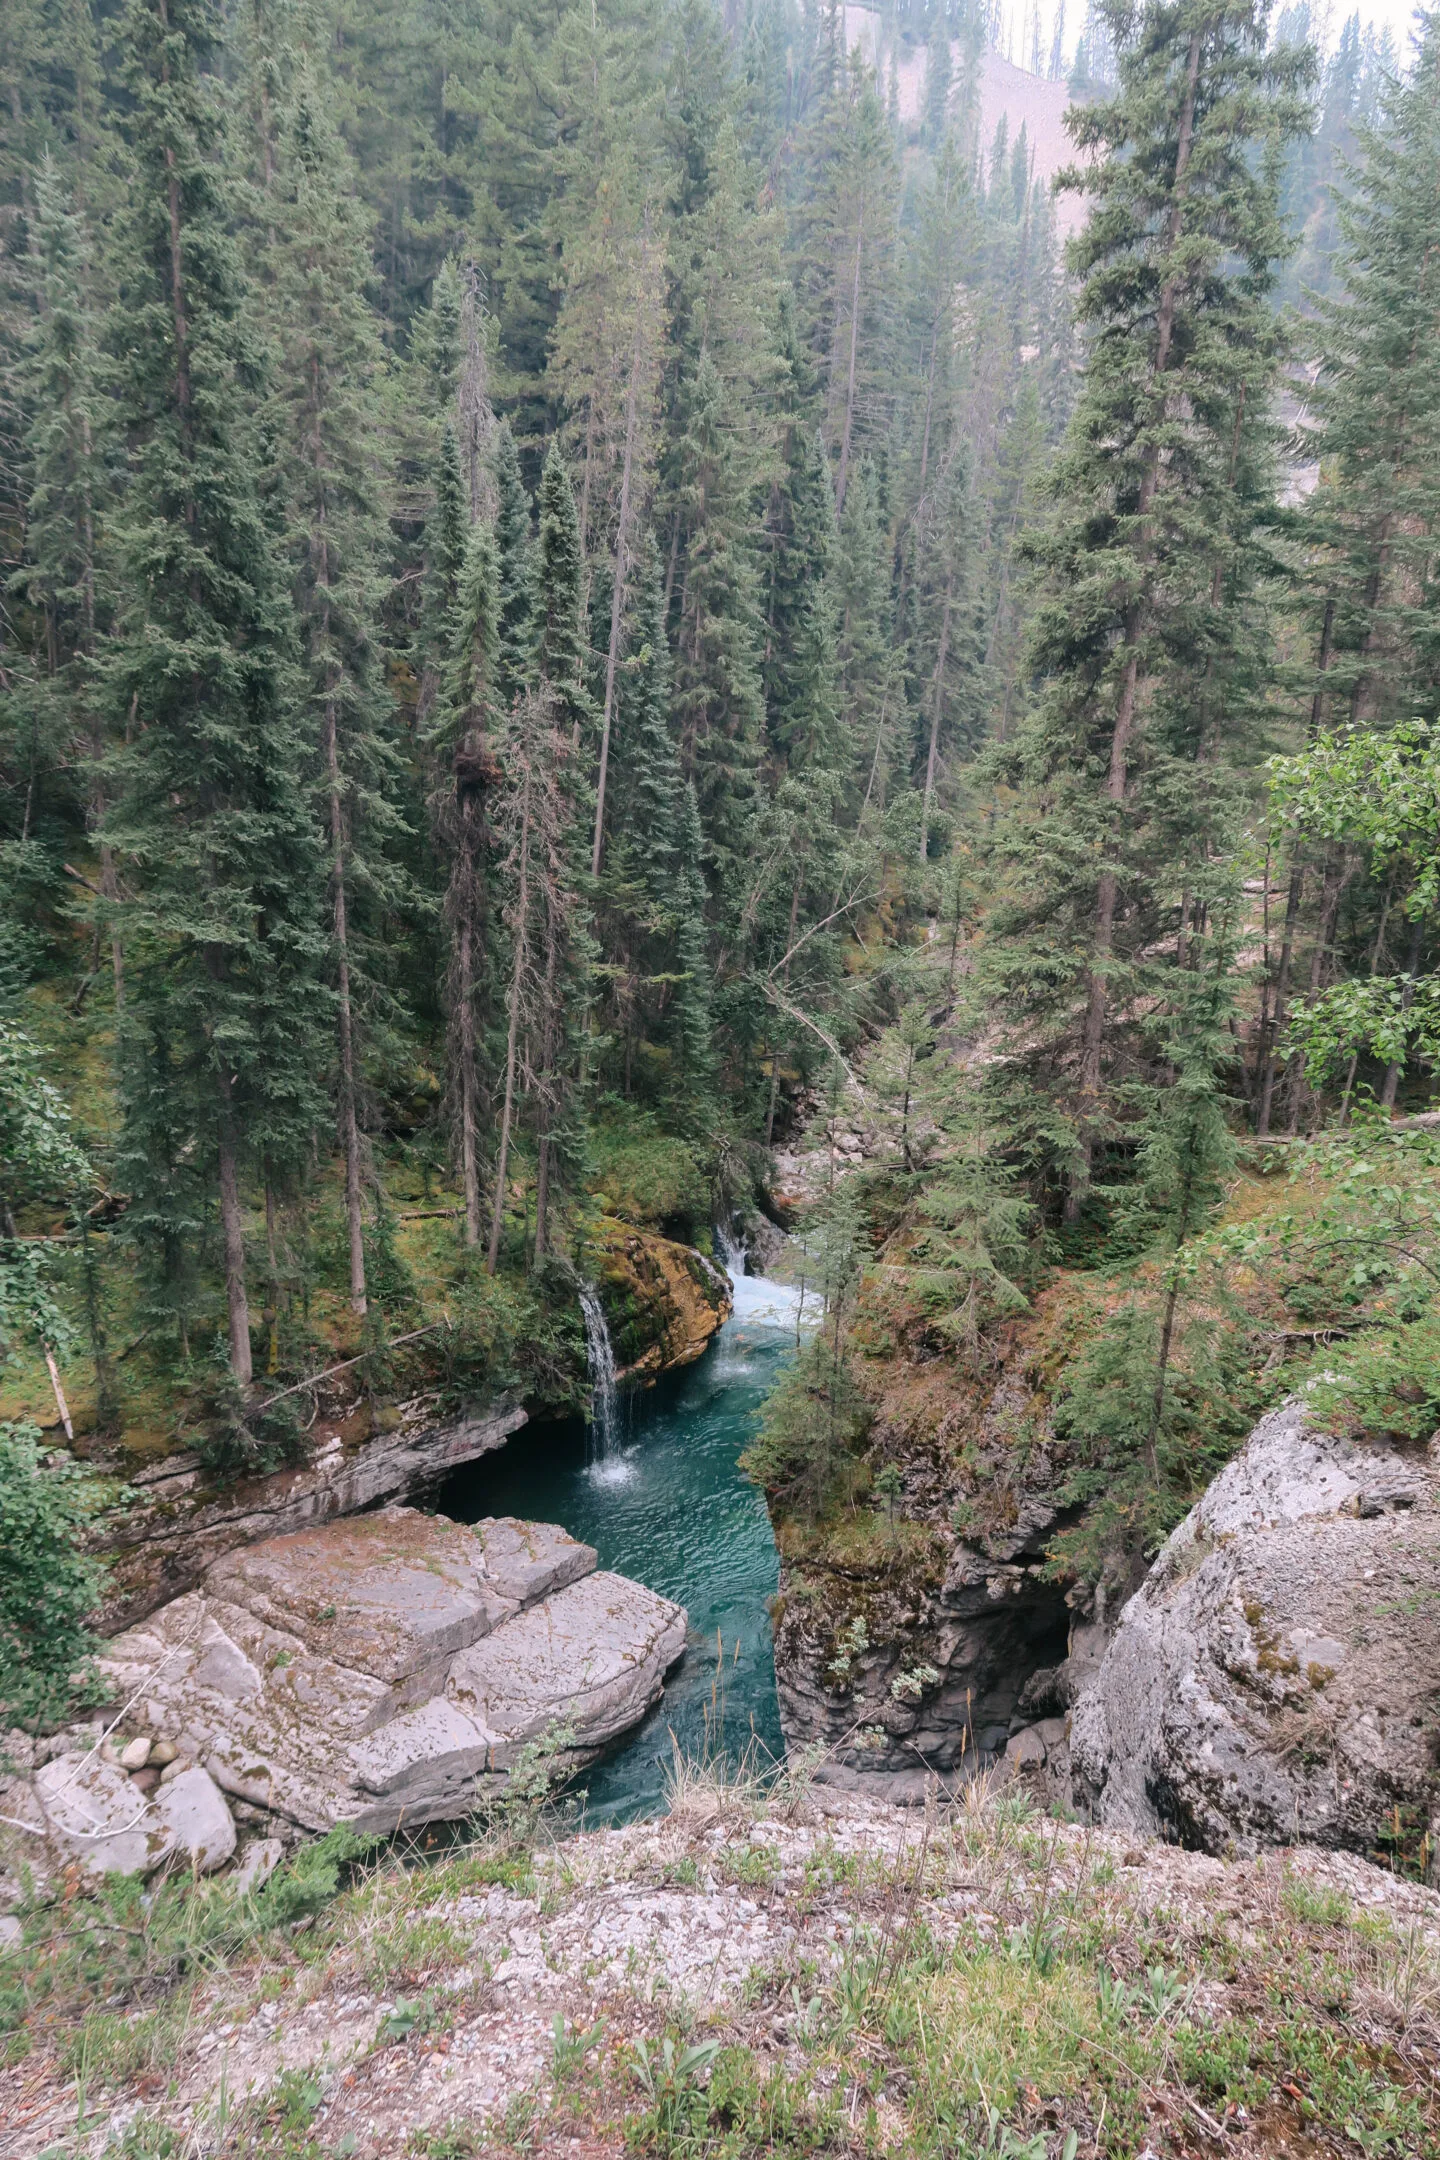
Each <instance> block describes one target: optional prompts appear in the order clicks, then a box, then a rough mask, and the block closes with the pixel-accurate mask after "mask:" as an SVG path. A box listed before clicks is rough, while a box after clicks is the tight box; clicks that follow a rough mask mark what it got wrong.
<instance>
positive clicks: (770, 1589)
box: [437, 1277, 796, 1822]
mask: <svg viewBox="0 0 1440 2160" xmlns="http://www.w3.org/2000/svg"><path fill="white" fill-rule="evenodd" d="M735 1293H736V1310H735V1314H734V1316H733V1317H732V1318H731V1319H730V1320H729V1321H727V1322H726V1324H725V1326H724V1327H723V1328H722V1329H721V1330H720V1332H719V1333H718V1335H717V1336H716V1337H715V1339H714V1341H713V1342H712V1343H711V1345H710V1347H709V1348H708V1349H707V1351H706V1352H705V1354H704V1356H703V1357H702V1358H700V1359H699V1360H698V1362H697V1363H696V1364H694V1365H692V1366H690V1367H688V1368H687V1369H686V1370H685V1371H684V1372H681V1373H677V1374H672V1375H669V1376H667V1377H666V1378H664V1379H662V1380H660V1381H659V1382H658V1383H657V1384H656V1385H655V1386H654V1387H652V1388H648V1389H645V1390H643V1391H639V1392H637V1393H634V1394H631V1395H629V1396H626V1395H625V1394H624V1393H623V1392H622V1394H621V1396H620V1401H619V1414H618V1417H617V1418H616V1420H615V1429H614V1431H613V1432H612V1433H611V1435H610V1438H609V1443H608V1448H607V1449H606V1450H605V1451H604V1452H601V1443H599V1442H598V1441H597V1437H596V1433H595V1431H594V1430H593V1429H587V1428H586V1427H585V1426H584V1425H582V1424H581V1423H580V1422H579V1421H578V1420H577V1421H576V1422H575V1423H574V1424H571V1425H535V1426H530V1427H522V1429H521V1430H520V1431H519V1432H518V1433H517V1434H516V1435H515V1437H514V1439H513V1440H511V1441H509V1442H508V1443H507V1445H506V1446H505V1447H504V1448H503V1449H502V1450H501V1451H500V1452H499V1453H497V1454H494V1455H489V1456H485V1457H482V1459H481V1460H480V1461H479V1462H477V1463H473V1464H469V1465H467V1466H466V1468H465V1469H463V1470H460V1471H457V1472H455V1473H454V1475H453V1476H452V1477H451V1478H450V1479H449V1480H448V1481H447V1483H446V1485H445V1486H444V1488H443V1490H442V1491H441V1492H440V1493H439V1494H438V1495H437V1505H438V1506H439V1508H440V1510H441V1511H442V1513H444V1514H446V1515H450V1516H453V1517H455V1518H456V1519H457V1520H458V1521H460V1522H475V1521H477V1520H478V1519H479V1518H480V1517H481V1516H484V1515H519V1516H522V1517H526V1518H528V1519H530V1520H532V1521H537V1522H556V1523H561V1524H563V1526H564V1527H565V1529H567V1530H569V1531H570V1532H571V1533H572V1535H573V1536H575V1537H578V1538H582V1539H583V1540H584V1541H585V1542H586V1543H587V1544H589V1545H593V1546H594V1547H595V1548H596V1550H597V1551H598V1553H599V1555H600V1565H601V1566H602V1567H608V1568H614V1569H615V1570H616V1571H617V1572H618V1573H619V1574H622V1575H630V1576H633V1577H634V1578H635V1580H636V1581H637V1582H642V1583H645V1584H647V1585H648V1587H649V1588H650V1589H652V1590H658V1591H660V1592H661V1593H662V1595H664V1596H665V1597H670V1598H674V1599H675V1600H676V1601H677V1602H678V1603H679V1604H681V1605H683V1606H684V1607H685V1609H686V1611H687V1612H688V1614H689V1616H690V1629H689V1638H688V1642H687V1647H686V1652H685V1657H684V1660H683V1662H682V1663H681V1664H680V1665H679V1666H678V1667H677V1668H676V1670H675V1671H674V1673H672V1675H671V1677H670V1680H669V1682H668V1683H667V1685H666V1689H665V1693H664V1695H663V1696H662V1697H661V1699H660V1701H659V1703H658V1704H657V1705H656V1706H655V1708H654V1709H653V1710H652V1711H651V1713H650V1715H649V1716H648V1717H647V1718H646V1719H645V1721H644V1723H643V1724H642V1725H640V1726H639V1727H638V1728H637V1729H636V1731H635V1732H633V1733H632V1734H630V1735H629V1737H628V1738H627V1739H625V1740H624V1741H622V1742H621V1743H619V1745H618V1746H617V1747H616V1749H615V1750H614V1752H613V1753H612V1754H610V1755H609V1756H607V1757H606V1758H605V1759H603V1760H602V1761H600V1762H598V1763H596V1764H594V1765H592V1767H591V1768H590V1769H589V1770H588V1771H587V1772H586V1773H585V1774H584V1776H583V1778H582V1780H581V1783H582V1784H583V1786H584V1788H585V1792H586V1801H585V1811H586V1817H587V1819H588V1820H590V1821H593V1822H619V1821H625V1820H628V1819H630V1818H632V1817H635V1816H639V1815H646V1814H654V1813H657V1812H659V1811H660V1810H661V1809H662V1808H663V1806H664V1804H665V1780H666V1773H667V1771H668V1769H669V1767H670V1765H671V1762H672V1760H673V1755H674V1750H675V1748H676V1747H678V1748H679V1750H680V1752H681V1754H682V1756H685V1757H689V1758H692V1759H699V1758H702V1757H704V1756H705V1755H707V1754H713V1753H718V1752H721V1751H723V1752H725V1753H727V1754H729V1755H730V1756H731V1757H732V1758H734V1757H735V1756H736V1755H737V1754H739V1753H740V1752H741V1751H742V1750H743V1749H745V1748H752V1749H753V1750H754V1752H755V1754H756V1756H757V1757H758V1759H759V1760H760V1761H761V1762H763V1763H770V1762H774V1761H777V1760H778V1759H779V1758H780V1756H781V1754H782V1752H783V1743H782V1740H781V1736H780V1717H779V1710H778V1707H777V1703H776V1697H775V1665H774V1659H773V1656H772V1653H771V1640H770V1614H769V1601H770V1599H771V1598H772V1597H773V1596H774V1593H775V1590H776V1587H777V1583H778V1579H779V1561H778V1558H777V1555H776V1551H775V1542H774V1539H773V1537H772V1536H771V1532H770V1521H769V1517H768V1515H767V1514H766V1511H765V1503H764V1500H763V1499H762V1497H761V1495H760V1494H759V1493H758V1492H757V1491H756V1490H755V1488H754V1486H752V1485H751V1484H750V1483H749V1482H748V1480H747V1479H746V1477H745V1475H744V1472H743V1471H742V1470H741V1469H740V1467H739V1457H740V1454H741V1452H742V1450H743V1449H744V1448H745V1446H746V1445H747V1443H748V1442H749V1440H750V1438H751V1437H752V1435H753V1433H754V1431H755V1425H756V1419H757V1416H758V1413H759V1410H760V1407H761V1405H762V1404H763V1402H764V1400H765V1397H766V1396H767V1395H768V1393H769V1392H770V1389H771V1388H772V1387H773V1385H774V1383H775V1379H776V1376H777V1374H778V1372H779V1370H780V1368H781V1366H782V1364H783V1363H784V1361H785V1360H786V1358H787V1357H790V1356H792V1355H793V1354H794V1348H795V1339H796V1338H795V1319H794V1296H795V1294H794V1292H793V1291H789V1290H787V1289H783V1288H781V1286H779V1285H770V1284H767V1283H764V1282H763V1281H761V1280H757V1279H756V1278H753V1277H750V1278H746V1277H742V1278H740V1279H739V1280H737V1281H736V1283H735Z"/></svg>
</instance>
